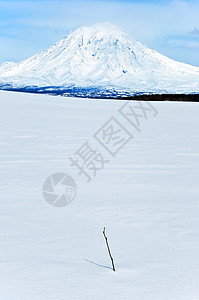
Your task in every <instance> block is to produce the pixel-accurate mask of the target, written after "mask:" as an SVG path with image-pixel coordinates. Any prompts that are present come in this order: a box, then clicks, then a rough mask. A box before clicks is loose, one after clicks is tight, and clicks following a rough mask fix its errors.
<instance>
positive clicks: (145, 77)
mask: <svg viewBox="0 0 199 300" xmlns="http://www.w3.org/2000/svg"><path fill="white" fill-rule="evenodd" d="M0 83H1V85H3V84H8V83H10V84H11V85H13V86H15V87H16V86H39V87H45V86H53V87H55V86H65V87H70V86H76V87H101V88H102V87H104V88H106V87H107V86H112V87H113V86H114V87H118V88H120V89H131V91H132V93H133V94H135V93H143V92H145V93H199V68H198V67H194V66H191V65H188V64H184V63H180V62H176V61H174V60H172V59H169V58H167V57H165V56H163V55H161V54H159V53H158V52H156V51H154V50H151V49H149V48H147V47H145V46H144V45H142V44H141V43H139V42H138V41H136V40H134V39H132V38H130V37H128V36H127V35H126V34H124V33H123V32H121V31H120V30H119V29H118V28H116V27H114V26H113V25H110V24H108V23H103V24H97V25H95V26H92V27H81V28H79V29H77V30H75V31H74V32H72V33H71V34H69V36H68V37H66V38H64V39H62V40H61V41H59V42H57V43H56V44H54V45H53V46H52V47H50V48H49V49H47V50H45V51H43V52H41V53H40V54H37V55H34V56H33V57H31V58H29V59H26V60H24V61H22V62H20V63H17V64H13V63H5V64H3V65H2V66H0Z"/></svg>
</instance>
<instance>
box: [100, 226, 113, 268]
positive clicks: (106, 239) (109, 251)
mask: <svg viewBox="0 0 199 300" xmlns="http://www.w3.org/2000/svg"><path fill="white" fill-rule="evenodd" d="M103 235H104V238H105V241H106V246H107V248H108V253H109V256H110V258H111V262H112V267H113V271H115V265H114V261H113V257H112V255H111V250H110V247H109V244H108V238H107V236H106V233H105V227H104V230H103Z"/></svg>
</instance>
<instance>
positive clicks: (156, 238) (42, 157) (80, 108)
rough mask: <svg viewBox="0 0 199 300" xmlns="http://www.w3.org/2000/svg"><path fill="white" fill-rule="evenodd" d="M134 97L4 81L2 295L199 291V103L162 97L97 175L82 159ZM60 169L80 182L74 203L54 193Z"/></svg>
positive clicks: (171, 296)
mask: <svg viewBox="0 0 199 300" xmlns="http://www.w3.org/2000/svg"><path fill="white" fill-rule="evenodd" d="M124 103H125V102H124V101H103V100H100V101H97V100H83V99H72V98H63V97H56V98H55V97H50V96H48V95H32V94H28V95H27V94H21V93H10V92H5V91H4V92H3V91H0V129H1V130H0V182H1V185H0V198H1V200H0V228H1V237H0V267H1V272H0V299H1V300H27V299H28V300H41V299H43V300H66V299H77V300H79V299H81V300H82V299H85V300H93V299H99V300H104V299H105V300H110V299H119V300H123V299H126V300H129V299H134V300H198V295H199V285H198V282H199V271H198V270H199V253H198V249H199V239H198V236H199V218H198V212H199V197H198V195H199V187H198V182H199V133H198V128H199V118H198V115H199V106H198V104H197V103H176V102H175V103H169V102H162V103H161V102H157V103H154V104H153V105H154V106H155V108H156V109H157V110H158V115H157V117H155V118H151V119H149V120H148V121H145V123H144V122H143V126H142V131H141V133H139V134H138V133H137V134H134V135H135V139H134V140H132V141H131V142H129V143H128V144H127V145H126V146H125V148H123V149H122V150H121V152H120V153H119V154H118V156H117V157H116V158H115V159H111V158H110V156H109V157H108V158H109V159H111V162H110V163H109V164H107V166H106V167H105V170H104V171H101V172H99V173H98V175H97V177H96V178H95V179H93V181H91V183H90V184H88V183H86V181H85V178H84V176H79V175H78V170H77V169H76V168H73V167H71V166H70V161H69V160H68V157H69V156H72V155H73V154H74V152H75V151H77V150H78V149H79V147H80V146H81V145H82V144H83V143H84V142H86V141H87V140H89V142H92V141H93V139H92V135H93V134H94V132H95V131H96V130H98V129H99V128H100V127H101V126H102V125H103V124H104V122H106V121H107V120H108V119H109V118H110V117H111V116H113V115H114V116H115V117H117V118H119V114H118V109H119V108H120V107H121V105H122V104H124ZM119 120H120V122H122V123H123V124H124V126H125V127H126V128H127V129H128V130H129V131H131V132H132V128H131V125H130V124H128V123H126V122H125V120H123V119H122V118H120V119H119ZM132 133H134V132H132ZM95 146H96V147H97V148H98V149H99V150H101V151H103V150H104V149H102V148H99V147H100V146H99V144H97V143H96V144H95ZM103 153H104V154H105V152H103ZM55 172H67V173H68V174H70V175H71V176H72V177H73V178H74V179H75V180H76V183H77V186H78V195H77V197H76V199H75V200H74V202H73V203H72V204H70V205H69V206H67V207H65V208H54V207H52V206H50V205H49V204H48V203H47V202H46V201H45V200H44V199H43V197H42V185H43V182H44V180H45V179H46V178H47V177H48V176H49V175H50V174H53V173H55ZM104 226H106V233H107V236H108V238H109V242H110V246H111V250H112V254H113V257H114V259H115V264H116V269H117V271H116V272H113V271H112V270H111V269H110V267H111V263H110V259H109V257H108V254H107V249H106V245H105V241H104V237H103V235H102V230H103V227H104ZM89 261H90V262H89Z"/></svg>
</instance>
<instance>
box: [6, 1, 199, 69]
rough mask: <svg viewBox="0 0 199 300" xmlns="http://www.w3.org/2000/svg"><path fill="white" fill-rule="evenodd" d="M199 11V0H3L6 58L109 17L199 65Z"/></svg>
mask: <svg viewBox="0 0 199 300" xmlns="http://www.w3.org/2000/svg"><path fill="white" fill-rule="evenodd" d="M198 16H199V0H191V1H181V0H175V1H166V0H165V1H157V0H151V1H135V0H126V1H121V0H109V1H106V0H104V1H95V0H94V1H83V0H78V1H77V0H75V1H67V0H65V1H64V0H58V1H55V0H54V1H53V0H43V1H41V0H40V1H37V0H36V1H35V0H28V1H18V0H12V1H9V0H8V1H1V0H0V63H3V62H5V61H20V60H22V59H24V58H27V57H29V56H31V55H33V54H35V53H37V52H40V51H42V50H44V49H45V48H47V47H49V46H50V45H51V44H53V43H54V42H56V41H58V40H60V39H62V38H63V37H65V36H66V35H67V34H68V33H69V32H70V31H72V30H73V29H75V28H77V27H79V26H82V25H92V24H94V23H98V22H104V21H109V22H111V23H113V24H114V25H116V26H118V27H120V28H121V29H122V30H124V31H125V32H127V33H128V34H129V35H130V36H132V37H134V38H136V39H137V40H139V41H141V42H142V43H144V44H145V45H147V46H148V47H151V48H153V49H155V50H157V51H159V52H160V53H162V54H165V55H167V56H169V57H170V58H173V59H176V60H179V61H183V62H187V63H191V64H193V65H197V66H199V17H198ZM194 28H196V30H195V31H194Z"/></svg>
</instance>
